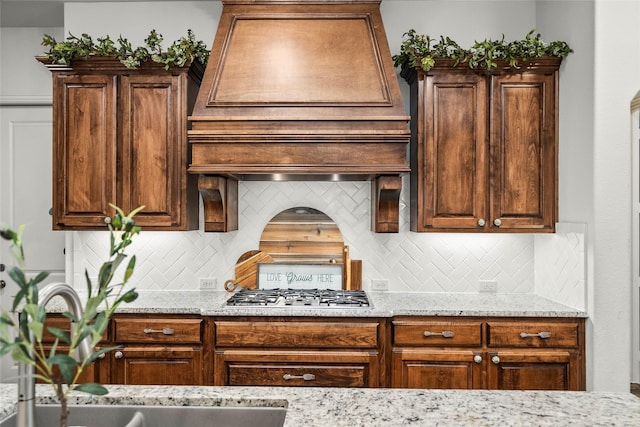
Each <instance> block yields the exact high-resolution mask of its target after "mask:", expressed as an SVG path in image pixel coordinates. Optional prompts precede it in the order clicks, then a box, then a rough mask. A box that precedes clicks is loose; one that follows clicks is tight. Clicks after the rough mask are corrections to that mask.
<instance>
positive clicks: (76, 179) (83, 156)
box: [53, 74, 116, 229]
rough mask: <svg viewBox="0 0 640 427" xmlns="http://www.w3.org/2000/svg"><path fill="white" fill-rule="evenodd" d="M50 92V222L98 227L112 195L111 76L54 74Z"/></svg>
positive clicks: (57, 225) (113, 129)
mask: <svg viewBox="0 0 640 427" xmlns="http://www.w3.org/2000/svg"><path fill="white" fill-rule="evenodd" d="M53 93H54V99H53V147H54V148H53V194H54V196H53V228H54V229H63V228H67V227H75V226H94V227H100V226H102V227H104V224H105V223H104V218H105V217H106V216H110V215H111V211H112V209H111V208H109V203H114V202H115V196H116V109H115V101H116V84H115V77H114V76H108V75H76V74H58V75H55V76H54V79H53Z"/></svg>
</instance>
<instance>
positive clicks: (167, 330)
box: [144, 328, 174, 335]
mask: <svg viewBox="0 0 640 427" xmlns="http://www.w3.org/2000/svg"><path fill="white" fill-rule="evenodd" d="M173 332H174V330H173V329H171V328H162V329H151V328H145V330H144V333H145V334H157V333H162V334H164V335H173Z"/></svg>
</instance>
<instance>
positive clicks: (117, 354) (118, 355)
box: [113, 351, 124, 359]
mask: <svg viewBox="0 0 640 427" xmlns="http://www.w3.org/2000/svg"><path fill="white" fill-rule="evenodd" d="M113 357H115V358H116V359H122V358H123V357H124V354H123V353H122V352H121V351H116V354H114V355H113Z"/></svg>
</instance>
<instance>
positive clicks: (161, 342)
mask: <svg viewBox="0 0 640 427" xmlns="http://www.w3.org/2000/svg"><path fill="white" fill-rule="evenodd" d="M112 323H113V337H114V339H113V342H114V344H115V345H119V346H120V347H119V348H118V349H117V350H115V351H112V352H111V353H109V355H110V359H111V382H112V383H113V384H138V385H201V384H203V382H204V375H203V363H204V350H203V338H202V337H203V323H204V321H203V319H202V318H200V317H184V316H180V317H177V316H174V317H167V316H126V315H125V316H115V317H114V318H113V319H112Z"/></svg>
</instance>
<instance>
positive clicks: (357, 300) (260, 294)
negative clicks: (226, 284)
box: [227, 289, 371, 308]
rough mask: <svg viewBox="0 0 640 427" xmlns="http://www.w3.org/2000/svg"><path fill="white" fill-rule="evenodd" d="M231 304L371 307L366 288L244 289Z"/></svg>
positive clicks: (228, 301)
mask: <svg viewBox="0 0 640 427" xmlns="http://www.w3.org/2000/svg"><path fill="white" fill-rule="evenodd" d="M227 306H228V307H261V308H263V307H274V308H277V307H281V308H282V307H298V308H370V307H371V304H370V302H369V298H368V297H367V294H366V293H365V291H362V290H335V289H241V290H240V291H238V292H236V293H235V294H233V295H232V296H231V297H230V298H229V299H228V300H227Z"/></svg>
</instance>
